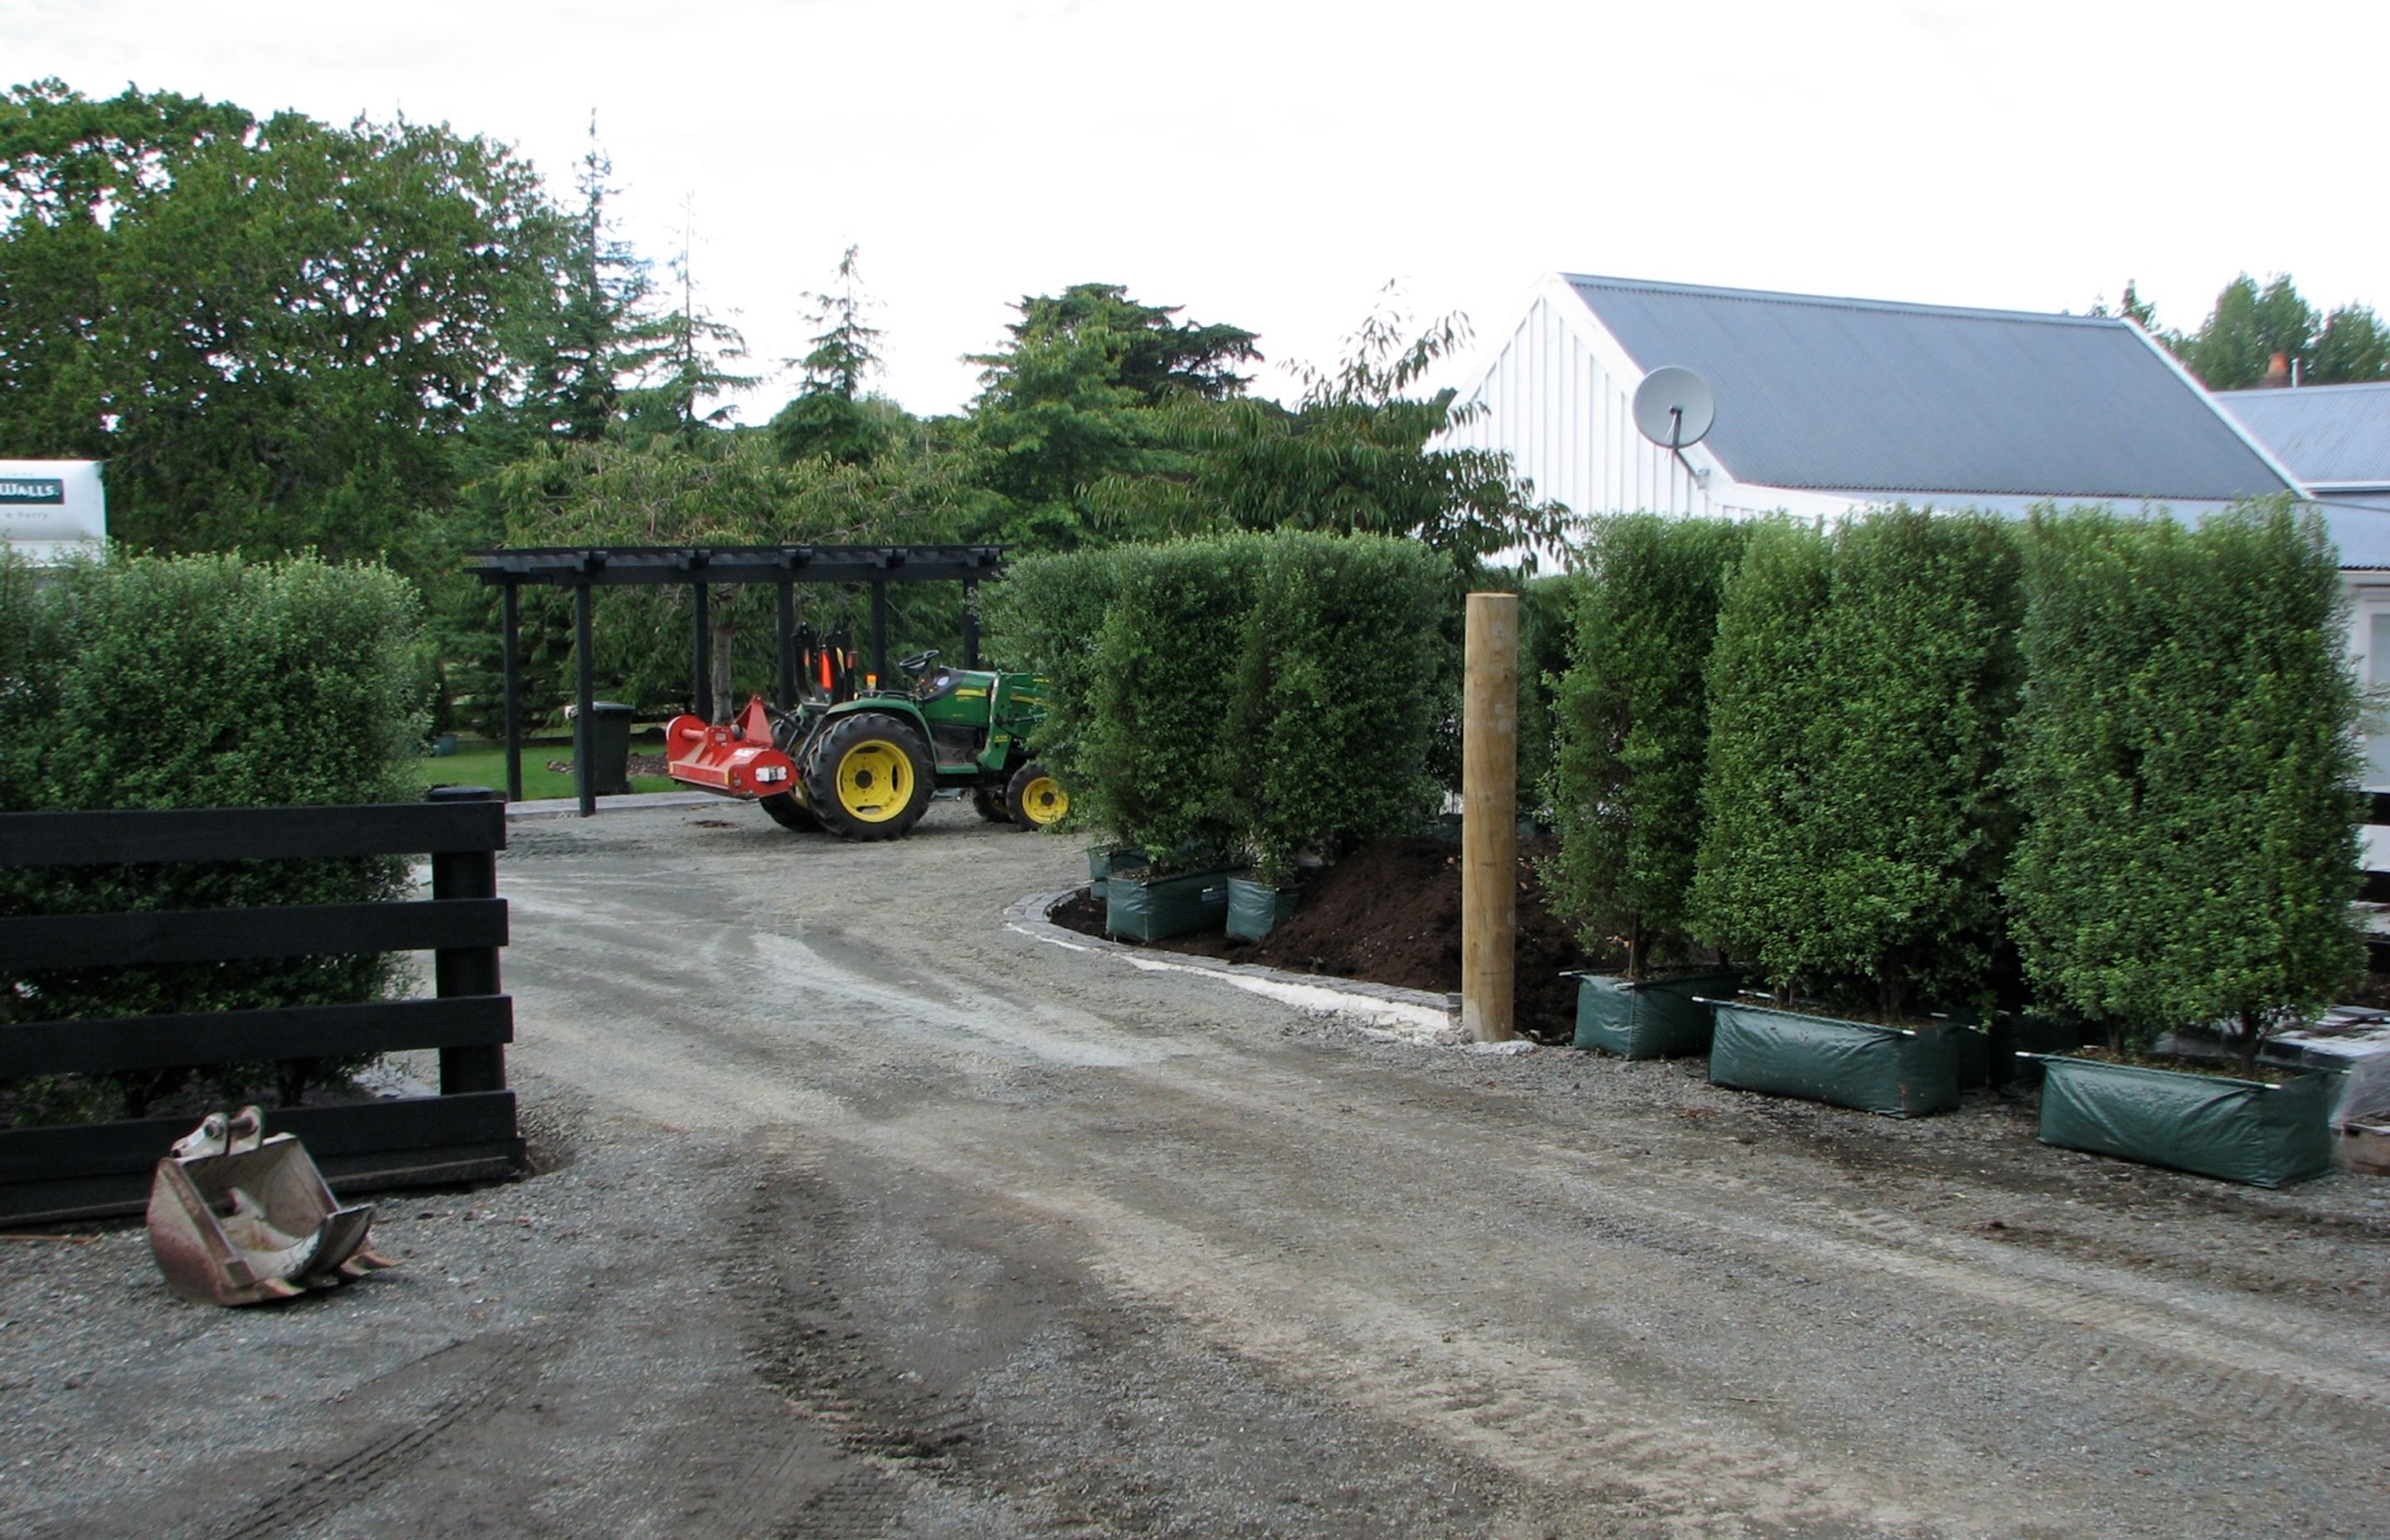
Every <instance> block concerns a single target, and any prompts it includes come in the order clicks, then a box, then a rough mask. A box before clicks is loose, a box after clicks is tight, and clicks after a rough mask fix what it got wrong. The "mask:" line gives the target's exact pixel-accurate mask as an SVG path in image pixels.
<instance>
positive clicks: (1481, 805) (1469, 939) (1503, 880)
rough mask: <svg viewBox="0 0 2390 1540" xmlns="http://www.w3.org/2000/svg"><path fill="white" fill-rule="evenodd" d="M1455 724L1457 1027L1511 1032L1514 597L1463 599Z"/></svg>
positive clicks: (1481, 1033)
mask: <svg viewBox="0 0 2390 1540" xmlns="http://www.w3.org/2000/svg"><path fill="white" fill-rule="evenodd" d="M1465 669H1466V675H1465V693H1464V695H1463V697H1462V715H1461V728H1460V753H1461V758H1460V766H1461V768H1460V1026H1461V1030H1462V1031H1463V1032H1465V1033H1468V1034H1469V1035H1470V1037H1471V1038H1472V1039H1474V1040H1475V1041H1477V1042H1480V1043H1504V1042H1508V1041H1510V1038H1511V1036H1512V1035H1513V1032H1512V1025H1511V1016H1512V1009H1513V1001H1514V998H1515V995H1514V990H1515V988H1516V980H1515V974H1516V972H1517V970H1518V966H1519V964H1518V929H1519V825H1518V817H1519V812H1518V802H1519V785H1518V783H1519V599H1518V596H1517V595H1515V594H1471V595H1470V596H1469V609H1468V623H1467V632H1466V653H1465Z"/></svg>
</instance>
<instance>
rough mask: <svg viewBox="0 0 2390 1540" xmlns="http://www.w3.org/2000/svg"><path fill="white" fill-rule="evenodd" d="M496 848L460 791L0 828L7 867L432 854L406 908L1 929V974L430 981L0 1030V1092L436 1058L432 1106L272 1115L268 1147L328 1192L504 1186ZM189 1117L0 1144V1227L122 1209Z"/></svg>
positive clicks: (20, 822) (62, 819)
mask: <svg viewBox="0 0 2390 1540" xmlns="http://www.w3.org/2000/svg"><path fill="white" fill-rule="evenodd" d="M505 845H506V810H505V808H504V806H503V805H502V804H501V803H499V802H497V801H496V800H495V799H494V798H493V797H492V795H491V794H490V793H489V792H487V791H484V790H482V789H479V788H444V789H442V790H440V791H435V792H433V793H432V800H431V801H430V802H399V803H384V804H376V805H371V806H363V807H262V808H197V809H188V810H177V811H171V812H105V813H10V814H0V867H7V868H26V867H64V866H104V865H114V864H119V863H126V862H165V863H177V862H196V861H254V860H303V859H320V858H324V857H335V856H364V855H421V854H428V855H429V856H430V858H431V896H430V899H429V900H422V901H412V902H403V903H388V904H319V905H279V906H273V907H266V908H255V909H206V910H178V911H146V912H140V913H124V914H110V915H62V916H39V917H19V918H0V978H5V977H6V976H8V975H10V974H12V973H15V972H18V971H20V970H23V969H36V968H94V967H123V966H129V965H134V964H144V963H186V962H218V961H233V960H236V959H251V958H261V957H293V956H332V955H339V954H353V953H382V952H423V951H428V952H430V953H431V954H432V955H433V969H432V973H433V984H434V988H433V995H434V997H433V998H430V999H418V1000H384V1001H375V1002H370V1003H366V1004H357V1005H340V1006H296V1007H268V1008H261V1009H251V1010H227V1011H216V1012H209V1013H204V1014H199V1015H178V1016H135V1017H119V1018H110V1019H105V1020H92V1019H86V1020H67V1021H32V1022H22V1023H16V1024H10V1025H0V1081H8V1080H18V1079H22V1078H25V1077H27V1076H32V1075H45V1074H68V1073H86V1074H88V1073H106V1072H113V1071H123V1070H142V1069H163V1068H168V1067H171V1066H174V1065H184V1064H210V1063H225V1064H231V1063H259V1062H263V1061H267V1060H275V1059H315V1058H333V1057H342V1056H351V1055H360V1054H376V1053H386V1052H392V1051H394V1050H399V1049H408V1048H437V1049H439V1050H440V1094H439V1095H437V1096H430V1097H411V1098H405V1099H398V1100H377V1101H363V1102H357V1103H354V1104H351V1105H344V1106H327V1107H309V1108H291V1109H280V1110H269V1111H268V1112H267V1113H266V1117H265V1127H266V1131H267V1132H268V1133H272V1134H280V1133H289V1134H295V1135H297V1136H299V1138H300V1139H301V1140H302V1141H303V1142H304V1143H305V1145H306V1146H307V1150H308V1153H309V1154H310V1155H312V1156H313V1157H314V1158H315V1163H316V1164H317V1165H318V1166H320V1167H321V1168H322V1169H323V1172H324V1175H325V1177H326V1179H327V1180H328V1181H329V1182H330V1183H331V1184H332V1187H333V1188H334V1190H335V1191H337V1192H339V1193H341V1195H342V1196H344V1197H345V1196H346V1195H347V1194H349V1193H350V1192H352V1191H372V1190H375V1189H378V1188H386V1187H411V1186H422V1185H427V1184H435V1183H449V1182H464V1181H474V1180H480V1179H482V1178H485V1177H493V1176H506V1175H514V1174H520V1173H521V1172H522V1171H523V1170H524V1169H525V1166H524V1158H523V1141H522V1138H521V1136H520V1134H519V1133H518V1132H517V1130H516V1125H515V1097H514V1093H513V1092H511V1091H509V1090H508V1089H507V1073H506V1045H507V1044H508V1043H510V1042H512V1041H513V1040H514V1002H513V1001H512V1000H510V999H508V997H507V996H506V995H502V994H500V993H499V992H498V949H499V948H500V947H502V946H504V945H505V944H506V942H507V905H506V901H505V900H504V899H501V898H499V897H498V896H497V852H498V851H500V850H501V849H503V848H505ZM194 1121H195V1120H194V1119H192V1118H190V1117H187V1116H186V1117H182V1118H165V1119H151V1120H148V1121H144V1122H137V1123H101V1124H96V1125H84V1126H76V1127H55V1128H19V1129H8V1130H0V1223H20V1224H22V1223H33V1222H41V1221H50V1220H58V1219H73V1218H85V1217H92V1216H98V1215H105V1214H116V1213H139V1212H140V1211H141V1209H142V1207H143V1206H144V1204H145V1202H146V1200H147V1199H148V1190H149V1180H150V1173H151V1170H152V1168H153V1167H155V1166H156V1164H157V1162H158V1161H159V1159H160V1158H161V1157H162V1156H163V1155H164V1154H165V1153H166V1150H167V1147H168V1146H169V1145H171V1144H173V1141H174V1140H176V1139H178V1138H180V1137H181V1136H183V1135H185V1134H187V1133H189V1132H190V1130H191V1125H192V1123H193V1122H194Z"/></svg>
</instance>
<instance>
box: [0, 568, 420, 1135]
mask: <svg viewBox="0 0 2390 1540" xmlns="http://www.w3.org/2000/svg"><path fill="white" fill-rule="evenodd" d="M417 611H418V606H417V600H416V596H415V591H414V589H413V588H412V587H411V586H410V585H408V584H406V583H405V582H404V581H403V580H401V579H399V578H398V577H396V576H394V575H392V573H390V572H388V571H382V570H380V569H377V568H366V567H341V566H332V565H328V564H327V563H324V562H321V561H317V560H314V559H300V560H292V561H286V562H279V563H275V564H271V565H256V564H251V563H248V562H244V561H242V560H240V559H239V558H234V557H186V558H172V559H168V558H147V557H144V558H131V559H124V560H119V561H115V562H111V563H109V564H107V565H104V566H103V565H97V564H90V565H83V566H77V567H72V568H69V569H66V570H64V571H60V572H58V573H55V574H47V575H44V576H42V577H40V578H37V579H35V578H29V577H28V575H27V574H25V573H23V572H22V571H16V572H12V573H9V574H7V575H6V580H5V581H0V636H5V638H6V641H5V642H0V667H5V669H6V674H4V675H0V697H5V699H6V701H7V704H8V708H9V709H8V710H7V711H6V713H5V715H0V793H5V795H6V802H5V806H6V810H8V811H64V810H73V809H86V808H110V807H114V808H168V807H197V806H217V807H241V806H274V805H283V804H300V803H339V802H392V801H401V800H411V799H413V798H416V797H419V796H421V795H422V790H423V789H422V787H421V785H420V784H419V782H418V780H417V779H416V778H415V776H413V774H412V762H413V760H414V758H415V756H416V755H417V754H418V752H419V751H420V748H421V744H422V741H423V733H424V728H425V725H426V722H427V714H426V712H425V710H424V705H425V695H426V691H425V681H424V680H423V678H422V676H421V674H420V671H419V666H418V661H417V660H416V657H415V654H414V637H415V632H416V626H417ZM405 885H406V871H405V862H404V861H403V860H401V859H399V858H396V857H391V858H377V859H364V860H337V861H319V862H296V861H275V862H264V863H253V864H252V863H241V862H226V863H217V864H210V865H204V866H199V865H178V866H119V867H99V868H79V869H74V870H68V871H43V872H23V873H0V905H4V906H5V911H6V912H7V913H11V914H74V913H94V912H107V911H112V910H140V909H195V908H212V907H220V906H251V905H276V904H334V903H356V902H362V901H371V900H379V899H385V898H390V897H393V896H395V895H397V894H398V893H400V892H403V891H404V889H405ZM394 967H395V960H394V959H390V958H384V957H376V956H349V957H312V958H298V959H289V960H268V961H260V962H237V963H224V964H218V965H212V966H209V965H176V966H156V967H142V968H125V969H76V970H65V969H50V970H33V971H27V972H23V973H20V974H19V975H18V976H16V977H15V978H12V979H9V980H7V981H6V982H5V984H0V1020H45V1019H60V1020H63V1019H73V1018H78V1017H89V1016H117V1015H126V1016H132V1015H149V1014H157V1013H161V1012H183V1011H189V1012H203V1011H211V1010H217V1009H229V1008H238V1007H255V1006H266V1005H315V1004H332V1003H341V1002H347V1001H355V1000H365V999H371V998H375V997H377V996H378V995H380V994H381V993H383V991H384V990H385V988H386V986H387V984H388V983H389V982H390V980H391V977H392V970H393V969H394ZM195 1049H196V1050H202V1051H195V1052H194V1054H193V1059H194V1060H195V1061H198V1062H205V1061H206V1060H207V1058H208V1055H207V1054H206V1053H205V1052H204V1051H203V1049H204V1045H195ZM326 1068H328V1069H331V1070H339V1069H341V1068H343V1066H340V1065H331V1066H313V1065H296V1064H294V1065H287V1066H282V1067H280V1069H279V1072H278V1073H277V1074H276V1076H275V1077H274V1078H276V1079H278V1081H279V1088H280V1090H281V1091H282V1093H283V1096H284V1098H285V1099H286V1100H289V1099H293V1098H295V1097H297V1096H298V1095H299V1093H300V1091H301V1090H302V1089H303V1086H304V1083H305V1080H306V1078H307V1076H308V1074H309V1073H311V1072H316V1071H318V1070H321V1069H326ZM223 1073H225V1072H220V1076H221V1075H222V1074H223ZM243 1073H245V1074H246V1075H247V1076H248V1077H249V1079H250V1080H255V1079H257V1078H260V1077H261V1076H263V1074H264V1072H263V1067H250V1069H249V1070H248V1071H246V1072H239V1073H233V1075H232V1079H233V1081H234V1083H233V1084H223V1085H220V1086H219V1087H218V1088H219V1090H220V1092H221V1093H222V1094H224V1095H225V1096H227V1097H231V1096H236V1095H240V1094H245V1092H246V1091H247V1089H248V1083H247V1081H244V1080H242V1074H243ZM188 1075H189V1072H188V1071H170V1072H161V1073H154V1074H150V1073H145V1074H141V1075H126V1076H121V1077H109V1080H108V1081H107V1082H106V1083H105V1084H107V1085H108V1086H109V1087H110V1088H112V1089H113V1090H114V1091H115V1092H116V1093H118V1094H120V1095H121V1097H122V1100H123V1103H124V1105H125V1108H126V1110H128V1111H129V1112H130V1113H131V1114H132V1115H135V1116H138V1115H140V1114H141V1112H142V1110H143V1109H144V1107H145V1105H146V1103H147V1102H148V1100H149V1099H150V1098H151V1097H156V1096H159V1095H162V1094H164V1093H166V1092H168V1091H171V1090H173V1088H174V1087H176V1086H177V1085H179V1084H181V1083H182V1082H183V1081H184V1080H186V1079H187V1078H188ZM20 1089H21V1088H20ZM87 1090H88V1087H84V1088H83V1089H80V1090H79V1089H77V1088H75V1087H65V1086H53V1085H45V1086H42V1087H33V1088H32V1096H31V1097H30V1099H31V1100H32V1101H33V1102H35V1103H41V1102H43V1101H44V1100H45V1097H46V1098H47V1099H48V1100H49V1101H50V1102H51V1103H53V1104H56V1105H58V1106H64V1105H66V1103H67V1102H71V1101H75V1100H77V1099H78V1098H79V1099H80V1100H81V1102H82V1103H83V1104H84V1110H96V1109H94V1108H92V1107H91V1106H90V1101H91V1098H90V1097H89V1096H88V1095H86V1094H85V1092H86V1091H87ZM61 1097H64V1098H65V1101H61V1100H60V1098H61Z"/></svg>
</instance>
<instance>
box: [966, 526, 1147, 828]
mask: <svg viewBox="0 0 2390 1540" xmlns="http://www.w3.org/2000/svg"><path fill="white" fill-rule="evenodd" d="M1127 558H1128V550H1127V548H1125V547H1124V548H1114V549H1099V550H1083V551H1070V552H1066V553H1062V554H1059V555H1047V556H1033V557H1028V558H1023V559H1022V560H1020V561H1015V562H1009V563H1007V564H1006V566H1005V569H1004V576H1003V577H1002V578H1001V579H1000V580H999V581H997V582H996V583H992V584H987V585H986V586H985V587H983V588H982V589H981V590H980V591H979V603H980V615H981V621H982V624H983V629H984V634H985V641H986V646H987V650H988V655H989V657H990V658H991V659H993V660H994V661H996V665H997V666H998V667H1001V668H1006V669H1014V670H1019V671H1021V672H1022V673H1027V674H1042V675H1044V676H1045V679H1046V689H1045V692H1044V695H1043V698H1042V699H1044V701H1045V708H1046V714H1045V717H1044V719H1043V720H1042V721H1040V722H1039V724H1038V727H1037V742H1036V745H1035V747H1036V750H1037V755H1038V758H1039V759H1040V760H1041V761H1043V762H1044V764H1045V765H1046V767H1047V769H1049V770H1051V771H1053V772H1054V773H1055V774H1056V775H1057V776H1060V777H1062V779H1063V782H1064V784H1066V785H1073V786H1075V785H1077V784H1078V783H1080V782H1082V781H1083V780H1084V779H1085V778H1086V777H1085V774H1084V768H1083V766H1082V765H1081V764H1080V763H1079V748H1080V744H1081V741H1082V739H1083V738H1084V736H1085V733H1086V727H1087V725H1088V722H1089V720H1090V717H1091V714H1092V712H1093V711H1094V707H1095V682H1096V672H1097V662H1096V634H1097V633H1098V632H1099V631H1100V630H1102V629H1103V623H1104V617H1105V615H1106V614H1108V613H1109V612H1110V611H1111V605H1112V598H1113V596H1114V594H1115V593H1117V592H1118V590H1119V587H1120V574H1121V569H1122V563H1123V562H1124V560H1126V559H1127Z"/></svg>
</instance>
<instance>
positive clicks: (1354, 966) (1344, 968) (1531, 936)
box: [1050, 836, 1599, 1043]
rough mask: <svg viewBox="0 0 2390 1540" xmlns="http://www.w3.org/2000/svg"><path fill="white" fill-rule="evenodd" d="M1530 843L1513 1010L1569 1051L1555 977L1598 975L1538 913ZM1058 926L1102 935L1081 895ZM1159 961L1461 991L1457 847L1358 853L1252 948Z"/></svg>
mask: <svg viewBox="0 0 2390 1540" xmlns="http://www.w3.org/2000/svg"><path fill="white" fill-rule="evenodd" d="M1551 849H1552V843H1551V841H1550V840H1549V839H1548V838H1538V839H1536V840H1533V841H1523V842H1522V843H1521V845H1520V847H1519V868H1518V877H1517V880H1518V884H1519V898H1518V904H1519V934H1518V952H1517V959H1518V960H1517V968H1518V973H1517V980H1516V983H1515V985H1514V986H1513V988H1514V1008H1515V1011H1516V1016H1517V1025H1518V1031H1519V1034H1520V1035H1521V1036H1523V1037H1528V1038H1533V1039H1535V1040H1536V1041H1538V1042H1545V1043H1560V1042H1566V1041H1568V1039H1569V1038H1570V1037H1571V1036H1572V1035H1573V1034H1574V1032H1575V1023H1576V981H1575V980H1574V979H1568V978H1562V977H1561V970H1562V969H1574V968H1587V967H1592V966H1597V964H1598V962H1599V959H1594V958H1589V957H1587V956H1586V955H1585V953H1584V951H1583V950H1582V949H1581V948H1580V947H1579V946H1578V945H1577V943H1576V938H1575V937H1574V936H1573V935H1571V934H1570V933H1569V930H1568V928H1567V927H1566V926H1565V925H1563V924H1561V922H1560V921H1559V920H1558V919H1556V918H1553V917H1552V915H1551V913H1550V912H1549V911H1548V909H1546V908H1545V906H1544V896H1543V884H1542V882H1541V881H1540V880H1538V879H1537V878H1536V870H1535V863H1536V860H1537V859H1538V858H1540V857H1542V856H1544V855H1547V854H1548V853H1550V851H1551ZM1050 918H1052V919H1053V920H1054V922H1055V923H1056V924H1058V925H1062V926H1066V927H1068V928H1070V929H1072V930H1078V931H1081V932H1083V933H1086V934H1088V935H1100V934H1102V932H1103V926H1104V905H1103V900H1102V899H1101V898H1099V897H1097V896H1095V895H1094V894H1092V893H1090V892H1085V891H1082V892H1078V893H1074V894H1073V895H1072V896H1071V897H1070V898H1068V899H1066V900H1064V901H1063V902H1062V903H1061V904H1059V905H1056V906H1055V908H1054V910H1053V912H1052V915H1051V917H1050ZM1146 944H1150V945H1151V946H1152V947H1154V948H1155V949H1156V950H1158V951H1167V952H1177V953H1181V954H1184V955H1188V956H1206V957H1224V958H1227V960H1229V961H1231V962H1250V963H1261V964H1264V965H1266V966H1267V967H1271V968H1281V969H1287V970H1288V971H1290V972H1295V973H1319V974H1325V975H1329V976H1332V977H1335V978H1340V979H1365V980H1368V982H1372V983H1381V984H1393V985H1395V986H1397V987H1400V988H1404V989H1426V990H1437V991H1442V992H1444V993H1446V994H1450V993H1453V992H1455V991H1457V990H1458V989H1459V988H1460V847H1459V846H1458V845H1457V844H1455V843H1453V842H1452V841H1448V840H1437V839H1433V838H1429V837H1425V836H1419V837H1412V838H1406V839H1396V840H1380V841H1376V842H1374V843H1372V844H1368V845H1364V846H1362V847H1361V848H1360V849H1359V850H1356V851H1355V852H1354V853H1352V854H1350V855H1348V856H1346V857H1345V858H1344V859H1343V860H1342V861H1339V862H1337V863H1336V865H1334V866H1330V867H1328V868H1327V869H1326V870H1324V871H1320V872H1317V873H1315V874H1313V875H1312V877H1311V878H1310V879H1309V880H1308V881H1306V882H1305V883H1304V888H1303V902H1302V904H1301V905H1299V906H1298V907H1297V908H1296V909H1295V912H1294V914H1293V916H1292V918H1289V919H1287V920H1286V921H1285V922H1283V923H1282V924H1280V925H1279V927H1278V928H1277V929H1276V930H1272V931H1271V932H1270V933H1269V934H1268V935H1267V936H1266V937H1265V938H1263V939H1262V940H1261V941H1259V942H1245V941H1240V940H1237V939H1235V938H1232V937H1228V936H1224V935H1204V936H1181V937H1176V938H1174V939H1172V940H1169V941H1161V942H1153V943H1146Z"/></svg>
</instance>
